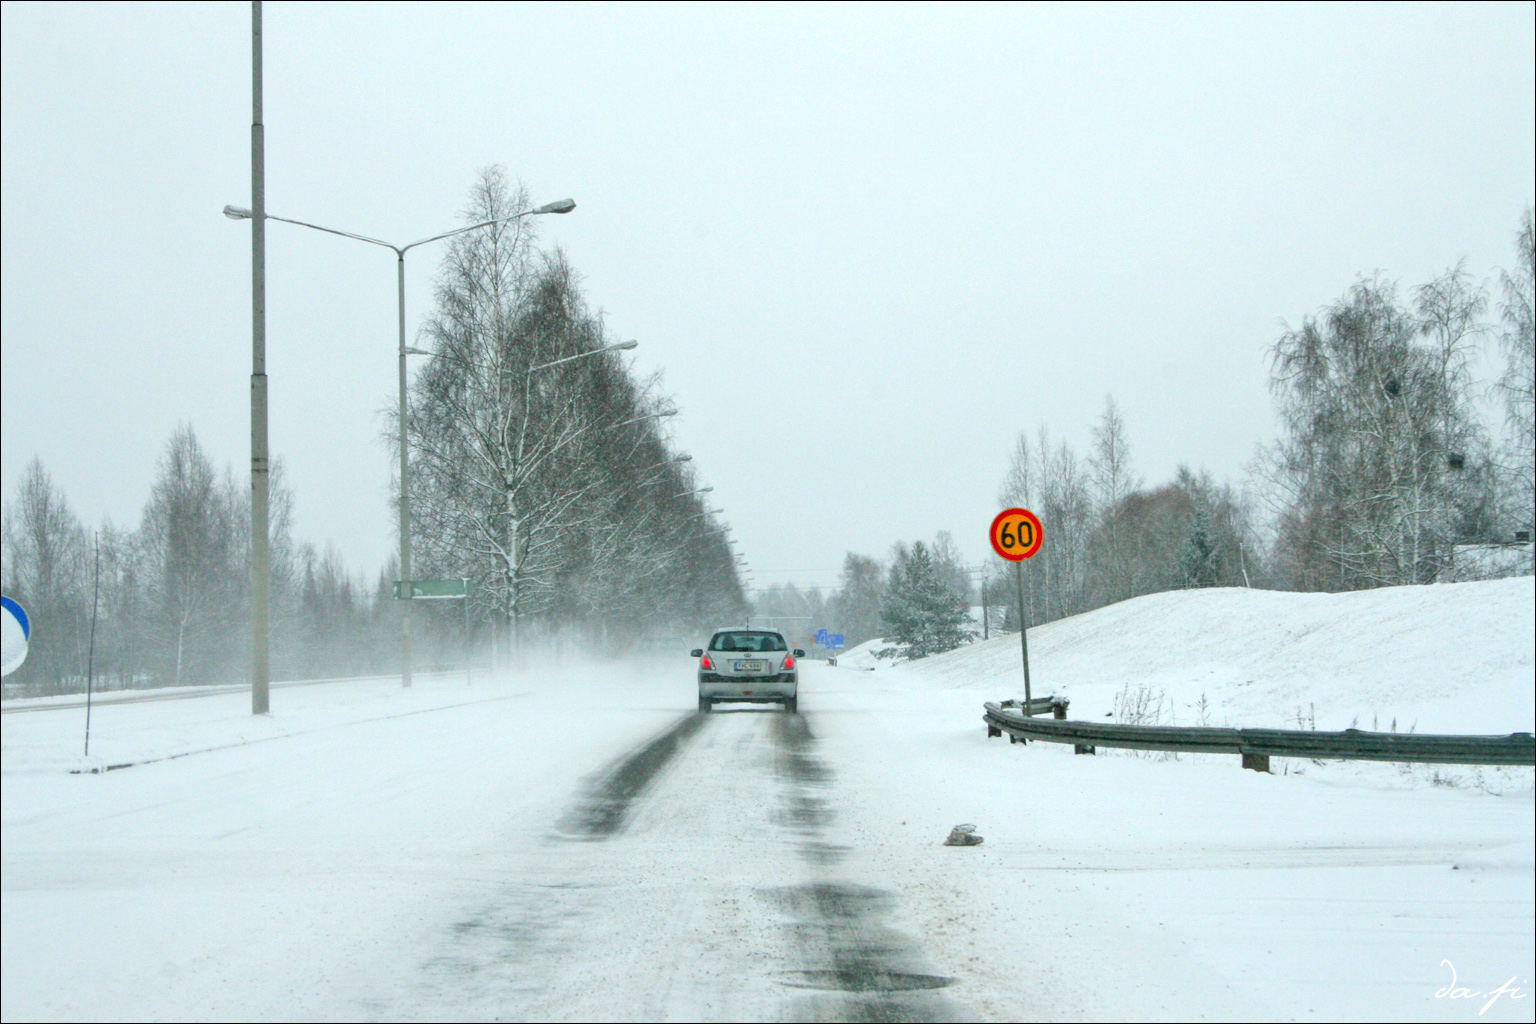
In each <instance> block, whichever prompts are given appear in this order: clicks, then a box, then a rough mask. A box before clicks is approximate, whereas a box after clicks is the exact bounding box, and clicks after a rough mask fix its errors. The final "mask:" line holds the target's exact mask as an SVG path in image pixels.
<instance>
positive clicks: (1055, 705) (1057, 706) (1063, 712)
mask: <svg viewBox="0 0 1536 1024" xmlns="http://www.w3.org/2000/svg"><path fill="white" fill-rule="evenodd" d="M1051 711H1052V712H1053V713H1054V714H1055V716H1056V720H1057V721H1058V722H1065V721H1066V720H1067V704H1066V701H1060V700H1058V701H1054V702H1052V704H1051Z"/></svg>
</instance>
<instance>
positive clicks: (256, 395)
mask: <svg viewBox="0 0 1536 1024" xmlns="http://www.w3.org/2000/svg"><path fill="white" fill-rule="evenodd" d="M268 484H269V480H268V476H267V186H266V148H265V143H264V140H263V138H262V124H261V0H252V2H251V714H253V715H264V714H266V713H267V711H268V710H269V705H268V697H267V694H268V688H269V684H270V681H271V675H272V655H271V651H272V646H271V640H272V632H271V607H272V580H271V562H270V555H269V552H268V550H267V501H268V494H269V488H268Z"/></svg>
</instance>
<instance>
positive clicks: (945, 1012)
mask: <svg viewBox="0 0 1536 1024" xmlns="http://www.w3.org/2000/svg"><path fill="white" fill-rule="evenodd" d="M772 731H773V737H774V741H775V744H776V746H777V748H778V751H777V753H778V756H777V757H776V759H775V762H776V764H775V767H776V768H777V772H778V775H779V779H780V781H781V783H782V784H783V787H784V792H783V803H784V806H783V809H782V810H781V812H780V814H779V815H778V816H777V821H778V823H779V824H780V825H781V826H782V827H787V828H788V829H790V830H791V831H792V832H794V833H795V834H796V835H798V836H799V837H800V843H799V851H798V852H799V854H800V856H801V858H802V859H803V860H805V862H806V863H807V864H808V865H810V866H811V868H812V869H813V873H814V874H818V875H825V874H827V873H829V869H831V868H833V867H835V866H837V865H838V864H840V863H841V862H842V861H843V859H844V858H845V857H846V856H847V854H848V852H849V850H848V848H847V847H845V846H839V845H836V844H833V843H829V842H828V841H827V839H826V836H825V831H826V829H827V828H828V827H830V825H831V824H832V822H833V819H834V818H835V817H836V812H834V811H833V810H832V808H831V807H830V805H829V801H828V799H827V797H826V796H825V795H824V794H825V793H826V792H827V791H828V790H829V789H831V787H832V782H833V777H834V773H833V772H832V769H831V768H830V767H828V765H827V764H826V762H824V761H822V760H821V759H820V758H818V757H816V756H815V750H814V748H815V743H816V738H815V736H814V735H812V733H811V730H810V726H809V725H808V724H807V722H806V720H805V718H804V717H803V716H801V715H784V716H781V717H780V718H778V719H776V720H775V721H774V726H773V730H772ZM765 895H767V896H768V897H769V898H770V899H771V900H772V901H773V902H774V903H775V904H777V905H778V906H779V907H780V909H781V910H782V911H783V912H784V913H785V914H786V915H787V916H789V917H790V918H791V923H790V925H789V931H790V934H791V937H792V941H791V943H790V947H791V948H793V949H797V950H801V951H803V957H802V960H801V966H800V967H798V968H794V969H791V970H786V971H782V972H780V976H779V983H780V984H782V985H784V986H786V987H788V988H793V989H809V990H813V991H814V992H815V994H807V995H805V996H800V997H797V998H794V999H792V1000H791V1002H790V1004H789V1005H788V1007H786V1009H787V1010H788V1011H789V1012H788V1014H787V1018H788V1019H790V1020H809V1021H844V1020H853V1021H948V1020H962V1019H964V1014H963V1013H962V1012H961V1010H960V1009H959V1007H957V1006H956V1005H955V1004H954V1002H953V1001H952V1000H950V999H949V998H947V997H946V996H944V995H942V994H940V993H939V992H937V991H936V990H938V989H942V988H945V987H947V986H948V985H949V984H950V983H951V982H952V981H953V980H954V979H952V978H946V977H942V976H940V975H935V974H930V973H927V972H926V971H925V970H924V964H923V960H922V954H921V950H920V949H919V947H918V944H917V943H916V942H914V941H912V940H911V939H910V938H908V937H907V936H905V935H903V934H902V933H900V932H898V931H896V930H895V929H892V928H890V927H888V926H886V925H885V924H883V923H882V919H883V918H885V917H886V916H888V915H889V913H890V911H891V908H892V907H893V905H894V904H895V897H894V896H893V895H892V894H891V893H889V892H886V891H884V890H881V889H874V888H870V887H868V886H864V885H858V884H855V883H852V882H848V881H844V880H841V879H834V878H826V877H823V878H818V879H816V880H814V881H811V882H808V883H805V884H802V885H795V886H789V887H782V888H778V889H771V890H767V891H766V892H765ZM834 993H835V994H834Z"/></svg>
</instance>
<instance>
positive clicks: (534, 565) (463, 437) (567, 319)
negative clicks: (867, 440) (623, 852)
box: [394, 168, 746, 646]
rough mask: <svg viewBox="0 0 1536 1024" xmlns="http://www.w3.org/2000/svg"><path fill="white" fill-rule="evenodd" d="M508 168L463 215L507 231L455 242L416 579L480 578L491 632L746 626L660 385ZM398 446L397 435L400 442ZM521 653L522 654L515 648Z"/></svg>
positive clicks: (419, 500)
mask: <svg viewBox="0 0 1536 1024" xmlns="http://www.w3.org/2000/svg"><path fill="white" fill-rule="evenodd" d="M529 206H530V203H529V199H528V195H527V193H526V191H525V190H524V189H522V188H521V187H520V186H518V187H514V186H513V185H512V184H511V183H510V182H509V181H508V179H507V177H506V175H505V173H504V172H503V171H502V170H501V169H500V168H491V169H489V170H487V171H485V172H483V173H482V175H481V177H480V179H479V181H478V182H477V183H476V185H475V187H474V189H473V190H472V193H471V199H470V203H469V206H468V208H467V209H466V210H465V217H466V219H467V220H468V221H470V222H471V223H481V222H485V221H503V222H504V223H500V224H496V225H493V226H491V227H489V228H486V229H485V230H482V231H476V232H471V233H468V234H464V235H460V236H458V237H457V238H456V239H454V241H453V243H452V244H451V245H449V247H448V250H447V253H446V255H445V257H444V260H443V265H442V270H441V273H440V275H439V278H438V284H437V308H436V312H435V313H434V314H433V316H432V317H431V318H430V319H429V320H428V322H427V324H426V326H425V328H424V330H423V337H424V340H425V341H426V342H427V343H428V344H429V345H430V347H431V349H432V351H433V353H434V355H435V357H436V358H434V359H432V360H431V361H430V363H429V364H428V365H427V367H426V368H425V369H423V370H422V372H420V373H419V374H418V375H417V377H416V378H415V381H414V383H413V387H412V397H413V401H412V403H411V416H410V423H409V437H410V443H411V455H412V462H413V465H414V466H415V467H416V469H415V470H414V473H413V477H412V481H411V505H412V509H413V512H414V514H415V515H416V517H417V521H418V524H419V529H418V531H417V536H419V537H420V538H421V540H420V543H419V545H418V551H419V552H420V558H421V561H420V563H419V565H417V566H415V567H414V570H415V572H414V574H415V575H416V576H417V577H418V578H427V577H433V576H442V577H460V578H468V579H470V580H471V581H473V584H474V591H473V593H474V598H473V607H474V612H475V615H476V617H477V618H479V619H482V620H487V621H488V622H489V623H490V625H491V627H492V630H493V635H496V636H502V635H504V636H506V637H507V638H508V640H509V641H510V644H516V643H517V638H518V634H519V633H523V634H527V633H529V632H533V633H537V634H538V635H540V636H543V637H549V636H554V635H580V636H583V637H586V638H587V639H590V640H597V641H599V642H603V643H606V644H609V645H612V644H613V643H615V642H621V641H622V642H627V640H626V639H625V638H628V637H631V636H641V635H647V634H649V635H662V634H668V633H677V632H679V631H688V630H692V629H696V628H698V627H700V626H701V625H702V624H704V623H707V622H725V621H738V620H740V619H741V618H742V616H743V615H744V614H745V609H746V600H745V596H744V594H743V592H742V590H741V585H740V582H739V579H738V577H737V573H736V567H735V558H734V555H733V554H732V553H731V550H730V548H729V546H728V544H727V541H726V539H725V534H724V531H723V529H722V528H721V524H719V523H717V522H716V521H715V520H714V517H713V515H712V514H711V513H710V512H709V511H708V510H707V508H706V506H705V504H704V502H702V501H701V500H700V499H699V496H698V494H697V488H696V487H695V485H694V478H693V475H692V473H691V472H690V469H689V466H688V461H689V456H686V455H680V454H677V453H675V452H674V451H673V449H672V447H671V445H670V444H669V443H668V441H667V439H666V437H665V436H664V434H663V433H662V431H661V429H660V427H659V426H658V424H659V422H660V421H661V420H662V419H664V418H665V417H667V416H669V415H671V414H672V412H673V410H672V409H671V408H670V407H669V406H670V403H669V402H668V401H667V399H666V397H665V396H664V395H662V394H660V393H659V390H658V386H659V381H657V380H655V379H651V380H645V381H641V380H636V379H635V378H634V376H633V375H632V374H631V373H630V372H629V370H628V368H627V367H626V366H625V364H624V363H623V361H622V360H621V358H620V357H619V356H618V354H617V353H616V352H615V351H605V350H611V349H612V347H613V346H614V344H615V340H614V339H613V338H612V337H611V336H610V335H609V332H608V331H607V329H606V327H605V325H604V323H603V319H602V317H601V315H599V314H595V313H593V312H592V311H591V310H590V309H589V308H588V306H587V304H586V302H585V299H584V297H583V296H582V293H581V289H580V287H579V283H578V280H577V275H576V273H575V271H574V270H573V269H572V268H571V266H570V264H569V263H568V262H567V260H566V258H565V256H564V254H563V253H561V252H560V251H559V250H555V251H552V252H541V251H540V250H539V249H538V248H537V246H536V244H535V238H534V235H533V227H532V225H531V222H530V221H529V220H528V219H520V220H507V218H511V217H514V216H515V215H516V214H517V213H519V212H520V211H523V210H526V209H528V208H529ZM394 441H395V443H398V442H399V439H398V438H395V439H394ZM509 646H510V645H509Z"/></svg>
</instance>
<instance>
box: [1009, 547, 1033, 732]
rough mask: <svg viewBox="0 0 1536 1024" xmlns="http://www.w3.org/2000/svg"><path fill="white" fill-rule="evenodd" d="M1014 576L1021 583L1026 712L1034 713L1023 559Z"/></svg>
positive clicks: (1021, 639) (1016, 566) (1016, 563)
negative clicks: (1031, 704) (1031, 702)
mask: <svg viewBox="0 0 1536 1024" xmlns="http://www.w3.org/2000/svg"><path fill="white" fill-rule="evenodd" d="M1013 578H1014V580H1015V582H1017V583H1018V585H1019V650H1020V652H1021V653H1022V654H1023V655H1024V713H1025V714H1026V715H1031V714H1034V712H1033V711H1032V710H1031V709H1030V692H1029V623H1027V622H1025V621H1024V562H1023V561H1022V560H1020V561H1017V562H1014V563H1013Z"/></svg>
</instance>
